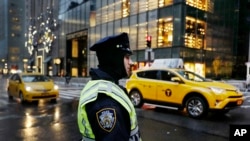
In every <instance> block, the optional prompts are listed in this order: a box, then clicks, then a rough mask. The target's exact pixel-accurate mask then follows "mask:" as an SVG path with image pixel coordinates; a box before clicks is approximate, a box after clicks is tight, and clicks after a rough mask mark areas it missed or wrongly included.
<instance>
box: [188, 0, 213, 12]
mask: <svg viewBox="0 0 250 141" xmlns="http://www.w3.org/2000/svg"><path fill="white" fill-rule="evenodd" d="M186 4H187V5H190V6H192V7H195V8H198V9H200V10H204V11H209V12H212V13H213V11H214V10H213V9H214V2H213V0H186Z"/></svg>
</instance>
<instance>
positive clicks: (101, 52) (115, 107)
mask: <svg viewBox="0 0 250 141" xmlns="http://www.w3.org/2000/svg"><path fill="white" fill-rule="evenodd" d="M90 50H92V51H95V52H96V55H97V58H98V62H99V65H98V68H96V69H94V68H91V70H90V76H91V78H92V80H91V81H89V82H88V83H87V84H86V85H85V87H84V88H83V90H82V92H81V97H80V100H79V105H78V127H79V130H80V132H81V134H82V137H83V139H82V140H84V141H92V140H96V141H140V140H141V137H140V133H139V128H138V123H137V117H136V112H135V109H134V107H133V105H132V103H131V101H130V99H129V98H128V96H127V93H126V90H125V88H123V87H122V86H119V84H118V82H119V79H121V78H124V77H127V76H129V75H130V61H131V60H130V55H131V54H132V51H131V50H130V46H129V38H128V34H127V33H121V34H119V35H116V36H109V37H106V38H103V39H101V40H100V41H98V42H97V43H96V44H94V45H93V46H92V47H90Z"/></svg>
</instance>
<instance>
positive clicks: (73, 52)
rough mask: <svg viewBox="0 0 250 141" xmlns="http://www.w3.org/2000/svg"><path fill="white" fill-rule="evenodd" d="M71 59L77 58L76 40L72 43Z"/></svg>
mask: <svg viewBox="0 0 250 141" xmlns="http://www.w3.org/2000/svg"><path fill="white" fill-rule="evenodd" d="M72 57H78V42H77V41H76V40H73V41H72Z"/></svg>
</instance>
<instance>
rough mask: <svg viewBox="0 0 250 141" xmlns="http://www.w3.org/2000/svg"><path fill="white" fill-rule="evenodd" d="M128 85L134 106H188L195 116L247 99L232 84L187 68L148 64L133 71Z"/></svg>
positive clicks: (188, 111)
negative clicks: (154, 66) (203, 75)
mask: <svg viewBox="0 0 250 141" xmlns="http://www.w3.org/2000/svg"><path fill="white" fill-rule="evenodd" d="M125 87H126V89H127V91H128V94H129V97H130V99H131V101H132V103H133V104H134V106H135V107H141V106H142V105H143V104H144V103H150V104H154V105H160V106H162V105H164V106H170V107H171V108H173V107H174V108H176V109H179V110H184V109H185V110H186V112H187V114H188V115H189V116H190V117H192V118H201V117H203V116H205V115H206V114H207V113H208V112H210V111H219V112H221V113H227V112H228V111H230V110H231V109H233V108H236V107H239V106H241V105H242V104H243V102H244V97H243V94H242V93H241V92H240V91H239V89H238V88H236V87H235V86H233V85H230V84H227V83H224V82H218V81H213V80H208V79H206V78H204V77H202V76H199V75H197V74H195V73H194V72H191V71H187V70H184V69H172V68H147V69H141V70H137V71H134V72H133V73H132V75H131V76H130V78H129V79H128V80H127V82H126V86H125Z"/></svg>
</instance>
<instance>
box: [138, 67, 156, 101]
mask: <svg viewBox="0 0 250 141" xmlns="http://www.w3.org/2000/svg"><path fill="white" fill-rule="evenodd" d="M157 72H159V71H158V70H149V71H143V72H140V73H138V74H137V75H138V76H139V77H140V78H141V79H140V80H141V81H139V82H138V84H139V89H140V91H141V94H142V96H143V98H144V99H147V100H156V84H157V83H158V81H159V80H158V79H157V77H158V76H157Z"/></svg>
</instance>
